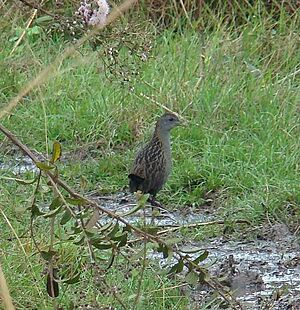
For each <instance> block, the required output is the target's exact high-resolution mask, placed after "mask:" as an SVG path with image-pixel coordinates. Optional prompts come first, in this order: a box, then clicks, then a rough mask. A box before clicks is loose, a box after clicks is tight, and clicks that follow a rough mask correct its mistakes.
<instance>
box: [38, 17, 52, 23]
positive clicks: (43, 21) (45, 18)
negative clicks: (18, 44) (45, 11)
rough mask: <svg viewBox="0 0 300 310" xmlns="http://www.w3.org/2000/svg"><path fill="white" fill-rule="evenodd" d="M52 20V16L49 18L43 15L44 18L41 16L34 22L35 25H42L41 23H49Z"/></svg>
mask: <svg viewBox="0 0 300 310" xmlns="http://www.w3.org/2000/svg"><path fill="white" fill-rule="evenodd" d="M52 20H53V17H52V16H49V15H44V16H41V17H38V18H37V19H36V20H35V23H36V24H42V23H45V22H50V21H52Z"/></svg>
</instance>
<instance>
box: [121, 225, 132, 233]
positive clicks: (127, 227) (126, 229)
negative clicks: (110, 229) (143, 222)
mask: <svg viewBox="0 0 300 310" xmlns="http://www.w3.org/2000/svg"><path fill="white" fill-rule="evenodd" d="M131 230H132V229H131V227H130V226H128V225H126V226H124V227H123V231H128V232H129V233H130V232H131Z"/></svg>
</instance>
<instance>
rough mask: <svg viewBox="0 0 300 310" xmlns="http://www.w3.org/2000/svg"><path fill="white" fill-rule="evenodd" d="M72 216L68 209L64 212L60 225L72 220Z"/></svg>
mask: <svg viewBox="0 0 300 310" xmlns="http://www.w3.org/2000/svg"><path fill="white" fill-rule="evenodd" d="M71 218H72V214H71V212H70V211H69V210H68V209H67V210H66V211H65V213H64V214H63V216H62V218H61V220H60V225H65V224H66V223H68V222H69V221H70V219H71Z"/></svg>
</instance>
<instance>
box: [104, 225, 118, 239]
mask: <svg viewBox="0 0 300 310" xmlns="http://www.w3.org/2000/svg"><path fill="white" fill-rule="evenodd" d="M118 230H119V223H116V225H115V226H114V228H113V229H112V230H111V231H110V232H109V233H108V235H107V236H108V237H110V238H113V237H114V236H115V234H116V233H117V232H118Z"/></svg>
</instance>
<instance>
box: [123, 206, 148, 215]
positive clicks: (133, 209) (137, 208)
mask: <svg viewBox="0 0 300 310" xmlns="http://www.w3.org/2000/svg"><path fill="white" fill-rule="evenodd" d="M144 206H145V205H143V204H140V203H138V204H137V205H136V206H135V207H133V208H132V209H130V210H129V211H127V212H125V213H121V214H120V216H121V217H123V216H127V215H131V214H133V213H136V212H137V211H138V210H140V209H142V208H143V207H144Z"/></svg>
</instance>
